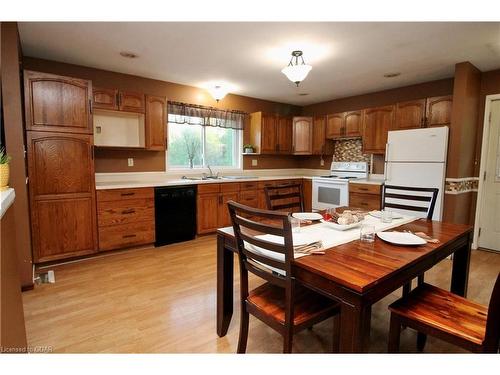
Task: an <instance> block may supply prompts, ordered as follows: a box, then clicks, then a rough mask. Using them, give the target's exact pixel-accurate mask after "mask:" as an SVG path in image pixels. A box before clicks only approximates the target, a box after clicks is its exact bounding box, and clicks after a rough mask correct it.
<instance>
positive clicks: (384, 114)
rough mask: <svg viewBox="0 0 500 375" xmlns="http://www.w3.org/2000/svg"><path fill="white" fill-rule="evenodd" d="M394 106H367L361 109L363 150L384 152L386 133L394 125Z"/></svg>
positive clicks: (376, 152)
mask: <svg viewBox="0 0 500 375" xmlns="http://www.w3.org/2000/svg"><path fill="white" fill-rule="evenodd" d="M394 112H395V106H394V105H389V106H384V107H375V108H368V109H365V110H364V111H363V152H364V153H367V154H384V153H385V145H386V143H387V133H388V132H389V130H390V129H393V127H394Z"/></svg>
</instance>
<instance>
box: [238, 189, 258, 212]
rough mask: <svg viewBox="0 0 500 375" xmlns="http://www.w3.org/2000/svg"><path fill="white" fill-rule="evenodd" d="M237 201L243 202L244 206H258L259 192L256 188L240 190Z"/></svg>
mask: <svg viewBox="0 0 500 375" xmlns="http://www.w3.org/2000/svg"><path fill="white" fill-rule="evenodd" d="M238 202H239V203H241V204H244V205H245V206H250V207H253V208H258V207H259V204H260V202H259V194H258V192H257V190H247V191H241V192H240V197H239V200H238Z"/></svg>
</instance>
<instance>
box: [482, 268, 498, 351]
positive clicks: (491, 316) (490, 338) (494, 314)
mask: <svg viewBox="0 0 500 375" xmlns="http://www.w3.org/2000/svg"><path fill="white" fill-rule="evenodd" d="M499 346H500V273H499V274H498V275H497V281H496V282H495V286H494V287H493V292H492V293H491V298H490V304H489V306H488V317H487V319H486V332H485V335H484V341H483V347H484V351H486V352H488V353H497V352H498V349H499Z"/></svg>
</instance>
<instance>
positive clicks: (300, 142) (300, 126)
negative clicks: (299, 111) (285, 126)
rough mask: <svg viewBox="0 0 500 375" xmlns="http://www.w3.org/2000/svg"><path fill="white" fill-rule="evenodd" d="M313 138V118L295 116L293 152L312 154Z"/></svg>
mask: <svg viewBox="0 0 500 375" xmlns="http://www.w3.org/2000/svg"><path fill="white" fill-rule="evenodd" d="M312 138H313V118H312V117H294V118H293V154H294V155H311V154H312V152H313V151H312V149H313V147H312V145H313V142H312Z"/></svg>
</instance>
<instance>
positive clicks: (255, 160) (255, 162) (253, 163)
mask: <svg viewBox="0 0 500 375" xmlns="http://www.w3.org/2000/svg"><path fill="white" fill-rule="evenodd" d="M257 164H258V162H257V159H252V167H256V166H257Z"/></svg>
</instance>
